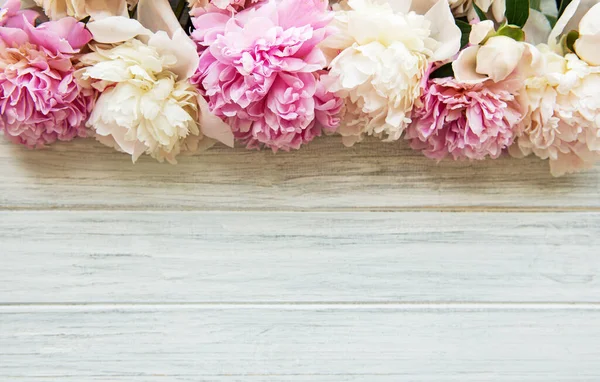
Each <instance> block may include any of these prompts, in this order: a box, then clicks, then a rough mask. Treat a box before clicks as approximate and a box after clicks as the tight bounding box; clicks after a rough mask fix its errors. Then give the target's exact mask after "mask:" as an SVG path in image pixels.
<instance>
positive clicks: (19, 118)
mask: <svg viewBox="0 0 600 382" xmlns="http://www.w3.org/2000/svg"><path fill="white" fill-rule="evenodd" d="M36 17H37V15H35V14H32V13H31V12H30V11H19V1H18V0H16V1H13V0H11V1H9V2H7V3H6V4H5V7H4V8H3V10H2V18H1V21H0V131H2V132H3V133H4V135H5V136H6V137H7V138H8V139H9V140H11V141H13V142H15V143H20V144H24V145H27V146H28V147H31V148H35V147H42V146H44V145H45V144H49V143H52V142H54V141H56V140H63V141H67V140H71V139H73V138H75V137H78V136H85V135H86V129H85V122H86V120H87V118H88V116H89V114H90V112H91V110H92V107H93V105H94V100H95V94H94V91H93V90H90V89H88V90H84V89H83V88H82V87H81V86H80V85H79V84H78V83H77V81H76V79H75V76H74V73H75V68H74V63H73V59H74V57H75V55H76V54H77V53H78V52H79V50H80V49H81V48H82V47H83V46H85V45H86V44H87V43H88V42H89V41H90V39H91V35H90V33H89V32H88V31H87V30H86V29H85V27H84V25H83V24H82V23H78V22H77V20H75V19H73V18H63V19H61V20H58V21H50V22H47V23H43V24H41V25H39V26H37V27H35V26H34V25H35V20H36Z"/></svg>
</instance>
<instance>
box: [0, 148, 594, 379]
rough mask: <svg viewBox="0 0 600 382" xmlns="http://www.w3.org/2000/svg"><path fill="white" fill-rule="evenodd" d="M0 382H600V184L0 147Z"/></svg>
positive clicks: (391, 154)
mask: <svg viewBox="0 0 600 382" xmlns="http://www.w3.org/2000/svg"><path fill="white" fill-rule="evenodd" d="M0 208H1V211H0V381H2V382H4V381H28V382H44V381H58V382H71V381H72V382H86V381H105V382H125V381H127V382H142V381H150V382H153V381H157V382H163V381H251V382H256V381H318V382H320V381H331V382H339V381H367V382H378V381H386V382H388V381H431V382H438V381H460V382H462V381H473V382H475V381H477V382H479V381H514V382H522V381H539V382H549V381H561V382H562V381H569V382H570V381H594V382H597V381H600V250H599V244H600V167H599V168H597V169H596V170H595V171H589V172H587V173H583V174H579V175H576V176H569V177H564V178H558V179H555V178H552V177H551V176H550V175H549V173H548V168H547V163H545V162H542V161H539V160H536V159H533V158H531V159H525V160H520V161H519V160H512V159H502V160H498V161H485V162H477V163H469V162H458V163H455V162H442V163H440V164H436V163H435V162H432V161H429V160H427V159H425V158H423V157H421V156H420V155H419V154H418V153H414V152H411V151H410V150H408V149H407V148H406V145H405V144H403V143H398V144H384V143H379V142H377V141H374V140H373V141H367V142H365V143H363V144H361V145H359V146H356V147H354V148H351V149H343V148H342V147H341V146H340V144H339V142H338V141H337V139H336V138H325V139H321V140H319V141H317V142H314V143H313V144H311V145H310V146H308V147H307V148H305V149H304V150H302V151H299V152H296V153H292V154H289V153H278V154H276V155H275V154H272V153H270V152H251V151H245V150H242V149H238V150H234V151H231V150H228V149H225V148H215V149H213V150H210V151H208V152H206V153H204V154H202V155H200V156H196V157H189V158H182V159H181V161H180V164H179V165H178V166H170V165H160V164H157V163H155V162H153V161H152V160H149V159H142V160H141V161H140V163H138V164H136V165H132V164H131V161H130V159H129V158H128V157H127V156H126V155H122V154H118V153H115V152H113V151H112V150H110V149H108V148H105V147H103V146H101V145H99V144H98V143H95V142H94V141H91V140H88V141H83V140H80V141H76V142H73V143H71V144H61V145H57V146H55V147H54V148H52V149H50V150H46V151H28V150H25V149H22V148H19V147H14V146H12V145H9V144H7V143H4V142H2V143H0Z"/></svg>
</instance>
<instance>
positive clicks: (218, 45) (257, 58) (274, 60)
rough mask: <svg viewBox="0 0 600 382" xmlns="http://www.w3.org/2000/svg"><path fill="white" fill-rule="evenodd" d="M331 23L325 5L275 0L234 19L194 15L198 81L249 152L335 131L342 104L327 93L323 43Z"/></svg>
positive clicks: (220, 14) (222, 15)
mask: <svg viewBox="0 0 600 382" xmlns="http://www.w3.org/2000/svg"><path fill="white" fill-rule="evenodd" d="M330 20H331V14H330V13H329V12H328V10H327V2H326V1H322V0H269V1H267V2H264V3H261V5H260V6H258V7H253V8H248V9H245V10H243V11H241V12H239V13H237V14H236V15H235V16H234V17H232V16H231V15H228V14H225V13H223V12H205V13H202V14H200V15H198V16H197V17H195V19H194V25H195V26H196V28H197V30H196V31H195V32H194V33H193V34H192V38H194V40H195V41H196V42H197V44H198V50H199V53H200V64H199V67H198V71H197V72H196V74H195V76H194V77H193V78H192V81H193V82H194V83H195V84H197V85H198V87H199V88H200V90H201V92H202V94H203V95H204V96H205V97H206V98H207V100H208V104H209V108H210V111H211V112H213V113H214V114H215V115H217V116H218V117H221V118H223V119H224V120H226V121H227V122H228V123H229V124H230V125H231V126H232V130H233V133H234V135H235V137H236V138H237V139H238V140H241V141H243V142H244V143H245V144H246V145H247V146H248V147H249V148H258V147H260V146H263V145H264V146H267V147H270V148H271V149H273V150H274V151H276V150H278V149H282V150H290V149H298V148H299V147H300V146H301V145H302V144H303V143H306V142H310V141H311V140H312V139H313V138H314V137H316V136H319V135H320V134H321V132H322V129H325V130H327V131H334V130H335V129H336V127H337V125H338V124H339V119H338V118H337V114H338V113H339V112H340V109H341V107H342V101H341V100H340V99H339V98H337V97H335V96H334V95H333V94H332V93H329V92H327V91H326V90H325V86H324V84H323V82H322V79H321V74H322V73H323V69H324V68H325V66H326V64H327V63H326V59H325V56H324V54H323V52H322V51H321V49H320V48H319V47H318V46H317V45H318V44H319V43H320V42H321V41H323V39H324V38H325V37H327V36H328V35H329V34H330V30H329V29H328V28H327V25H328V23H329V21H330Z"/></svg>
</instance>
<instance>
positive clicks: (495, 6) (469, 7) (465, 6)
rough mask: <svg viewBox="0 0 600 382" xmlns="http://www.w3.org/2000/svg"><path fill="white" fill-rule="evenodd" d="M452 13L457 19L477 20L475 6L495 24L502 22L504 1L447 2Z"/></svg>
mask: <svg viewBox="0 0 600 382" xmlns="http://www.w3.org/2000/svg"><path fill="white" fill-rule="evenodd" d="M448 3H449V4H450V8H451V9H452V13H454V15H456V16H457V17H462V16H467V17H468V18H469V20H475V19H477V18H478V16H477V12H475V7H473V5H474V4H475V5H477V6H478V7H479V9H481V10H482V11H483V12H484V13H486V14H487V15H488V16H490V17H491V18H492V19H494V20H496V21H497V22H501V21H503V20H504V13H505V12H506V0H448Z"/></svg>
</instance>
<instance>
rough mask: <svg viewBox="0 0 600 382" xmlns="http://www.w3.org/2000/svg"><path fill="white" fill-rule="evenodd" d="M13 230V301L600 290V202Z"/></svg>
mask: <svg viewBox="0 0 600 382" xmlns="http://www.w3.org/2000/svg"><path fill="white" fill-rule="evenodd" d="M32 232H35V235H32V234H31V233H32ZM0 240H1V241H2V242H3V243H4V244H3V247H4V255H3V256H2V257H1V258H0V302H2V303H19V302H27V303H37V302H51V303H56V302H77V303H84V302H96V303H97V302H139V301H143V302H277V301H285V302H295V301H300V302H338V301H345V302H348V301H355V302H357V301H358V302H402V301H407V302H433V301H437V302H449V301H450V302H456V301H463V302H464V301H468V302H473V301H480V302H488V301H494V302H502V301H510V302H571V301H578V302H599V303H600V277H599V274H598V273H599V271H600V255H599V253H598V246H599V245H600V214H597V213H560V214H544V213H443V212H405V213H400V212H398V213H383V212H380V213H365V212H347V213H289V212H288V213H283V212H281V213H254V212H253V213H241V212H131V211H124V212H98V211H83V212H79V211H75V212H57V211H43V212H31V211H21V212H0Z"/></svg>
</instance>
